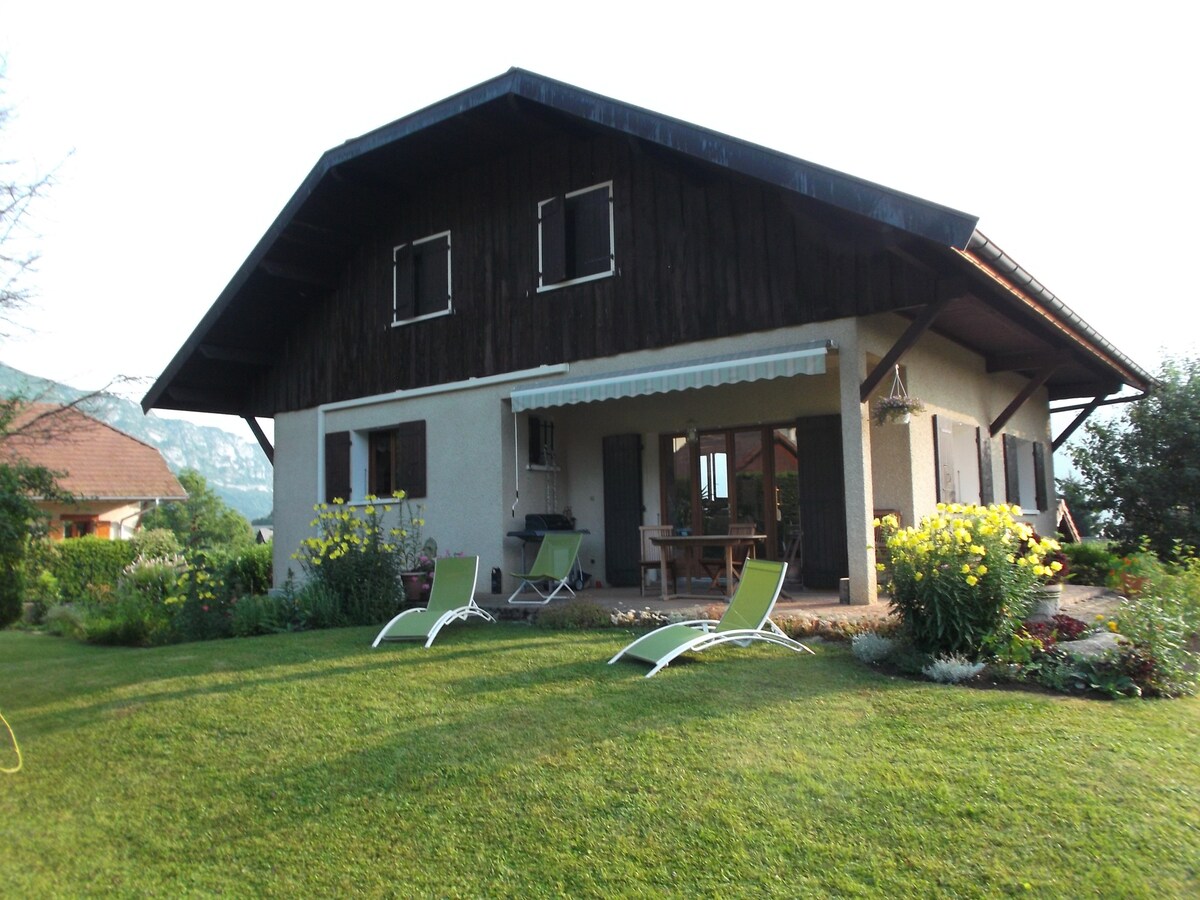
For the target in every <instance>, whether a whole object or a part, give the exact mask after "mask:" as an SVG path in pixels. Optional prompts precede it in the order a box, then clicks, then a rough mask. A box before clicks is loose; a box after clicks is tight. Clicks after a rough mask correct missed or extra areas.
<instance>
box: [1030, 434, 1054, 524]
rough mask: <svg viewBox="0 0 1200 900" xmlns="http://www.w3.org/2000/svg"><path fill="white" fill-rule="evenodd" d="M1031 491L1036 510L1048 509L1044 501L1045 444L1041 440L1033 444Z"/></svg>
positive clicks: (1048, 505) (1048, 506)
mask: <svg viewBox="0 0 1200 900" xmlns="http://www.w3.org/2000/svg"><path fill="white" fill-rule="evenodd" d="M1033 491H1034V502H1035V503H1036V504H1037V508H1038V512H1042V511H1044V510H1047V509H1049V508H1050V504H1049V503H1047V502H1046V445H1045V444H1043V443H1041V442H1037V443H1035V444H1034V445H1033Z"/></svg>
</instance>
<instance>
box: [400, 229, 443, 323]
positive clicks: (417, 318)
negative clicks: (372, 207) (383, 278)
mask: <svg viewBox="0 0 1200 900" xmlns="http://www.w3.org/2000/svg"><path fill="white" fill-rule="evenodd" d="M440 238H445V239H446V308H445V309H440V310H437V311H436V312H429V313H422V314H421V315H419V316H413V317H412V318H409V319H399V318H397V317H396V314H397V305H398V304H397V301H396V254H398V253H399V252H400V251H401V250H403V249H404V248H405V247H410V246H411V247H416V246H418V245H420V244H427V243H429V242H430V241H436V240H439V239H440ZM453 253H454V246H453V242H452V241H451V239H450V232H449V231H439V232H437V233H436V234H429V235H426V236H425V237H423V238H418V239H417V240H415V241H406V242H404V243H403V244H397V245H396V246H394V247H393V248H392V327H393V328H396V327H398V326H401V325H411V324H413V323H414V322H424V321H426V320H427V319H436V318H439V317H440V316H448V315H451V314H453V312H454V281H453V279H452V277H451V276H452V275H453V267H452V266H451V263H450V258H451V256H452V255H453Z"/></svg>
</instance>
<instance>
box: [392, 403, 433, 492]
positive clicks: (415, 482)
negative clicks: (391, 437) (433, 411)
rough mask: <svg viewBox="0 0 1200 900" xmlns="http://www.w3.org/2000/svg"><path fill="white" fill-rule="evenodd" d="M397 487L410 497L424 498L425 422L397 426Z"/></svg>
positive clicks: (404, 423) (403, 423) (422, 420)
mask: <svg viewBox="0 0 1200 900" xmlns="http://www.w3.org/2000/svg"><path fill="white" fill-rule="evenodd" d="M396 487H397V488H399V489H401V490H403V491H405V492H406V493H407V494H408V496H409V497H424V496H425V491H426V484H425V420H424V419H421V420H419V421H416V422H402V423H401V424H399V425H397V426H396Z"/></svg>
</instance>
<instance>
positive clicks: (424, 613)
mask: <svg viewBox="0 0 1200 900" xmlns="http://www.w3.org/2000/svg"><path fill="white" fill-rule="evenodd" d="M478 574H479V557H478V556H444V557H442V558H441V559H438V560H437V561H435V562H434V564H433V589H432V590H430V592H429V605H428V606H427V607H425V608H424V609H406V610H405V611H404V612H402V613H400V615H398V616H396V617H395V618H394V619H392V621H390V622H388V623H387V624H386V625H384V626H383V630H382V631H381V632H379V636H378V637H377V638H375V643H373V644H372V645H371V646H372V647H378V646H379V642H380V641H424V642H425V646H426V647H428V646H429V645H430V644H432V643H433V639H434V638H435V637H437V635H438V632H439V631H441V630H442V626H443V625H447V624H449V623H450V622H461V621H463V620H465V619H467V618H468V617H470V616H479V617H480V618H483V619H487V621H489V622H495V621H496V620H495V619H494V618H492V615H491V613H489V612H488V611H487V610H484V609H480V608H479V607H478V606H476V605H475V596H474V595H475V578H476V576H477V575H478Z"/></svg>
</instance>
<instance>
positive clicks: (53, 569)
mask: <svg viewBox="0 0 1200 900" xmlns="http://www.w3.org/2000/svg"><path fill="white" fill-rule="evenodd" d="M135 556H136V553H135V550H134V547H133V546H132V545H131V544H130V542H129V541H110V540H106V539H105V538H100V537H95V536H88V537H81V538H72V539H70V540H67V541H58V542H57V543H55V544H54V545H53V547H52V549H51V550H50V552H49V553H48V554H47V556H46V561H47V564H48V565H47V568H49V570H50V573H51V574H52V575H53V576H54V577H55V578H57V579H58V583H59V587H60V588H61V590H62V595H63V599H64V600H66V601H86V600H88V599H90V598H91V597H92V596H93V594H94V593H95V591H94V588H103V587H108V588H112V587H113V586H115V585H116V583H117V582H118V581H119V580H120V579H121V574H122V572H123V571H124V569H125V567H126V566H127V565H129V564H130V563H131V562H133V560H134V557H135Z"/></svg>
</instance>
